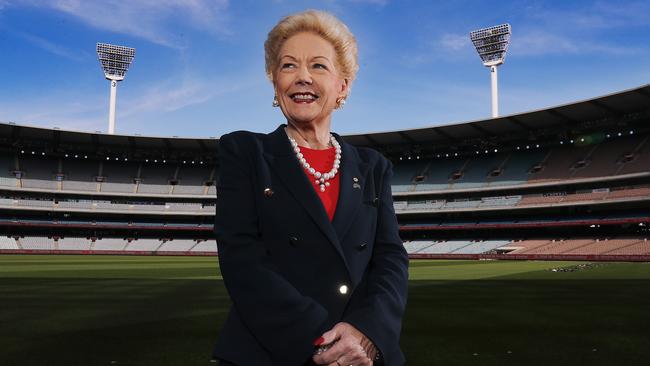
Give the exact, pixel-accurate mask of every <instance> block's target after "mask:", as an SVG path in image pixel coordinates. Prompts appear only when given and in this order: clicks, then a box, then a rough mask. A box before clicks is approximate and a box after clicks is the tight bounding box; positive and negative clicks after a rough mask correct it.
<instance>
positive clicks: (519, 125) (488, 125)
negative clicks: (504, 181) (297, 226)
mask: <svg viewBox="0 0 650 366" xmlns="http://www.w3.org/2000/svg"><path fill="white" fill-rule="evenodd" d="M649 110H650V84H646V85H643V86H640V87H638V88H634V89H629V90H625V91H622V92H618V93H614V94H609V95H605V96H601V97H597V98H593V99H588V100H584V101H579V102H574V103H570V104H564V105H560V106H556V107H551V108H546V109H540V110H536V111H530V112H525V113H520V114H512V115H507V116H501V117H498V118H494V119H492V118H490V119H484V120H477V121H470V122H464V123H457V124H449V125H442V126H436V127H426V128H417V129H411V130H401V131H387V132H374V133H366V134H357V135H348V136H345V138H346V141H348V142H349V143H352V144H354V145H359V146H370V147H380V146H390V145H413V144H424V143H427V144H445V145H447V144H450V143H454V142H460V141H464V140H469V139H487V138H491V137H502V136H511V137H512V138H518V137H525V136H527V135H528V134H529V133H530V132H531V131H535V130H543V129H551V130H558V131H561V130H568V129H571V128H573V127H576V126H578V125H579V124H581V123H584V122H589V121H594V120H599V119H603V118H607V117H614V118H616V117H622V116H625V115H628V114H631V113H638V112H643V111H649Z"/></svg>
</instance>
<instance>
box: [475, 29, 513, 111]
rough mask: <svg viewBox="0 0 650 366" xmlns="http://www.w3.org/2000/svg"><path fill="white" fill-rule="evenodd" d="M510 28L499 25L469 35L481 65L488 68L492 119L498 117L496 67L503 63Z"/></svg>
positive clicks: (510, 31)
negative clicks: (490, 81) (490, 84)
mask: <svg viewBox="0 0 650 366" xmlns="http://www.w3.org/2000/svg"><path fill="white" fill-rule="evenodd" d="M510 34H512V28H511V27H510V24H507V23H506V24H500V25H496V26H494V27H489V28H483V29H479V30H475V31H473V32H470V33H469V37H470V38H471V39H472V43H473V44H474V47H476V51H477V52H478V55H479V56H481V61H483V65H485V66H487V67H489V68H490V75H491V80H492V118H496V117H498V116H499V90H498V86H497V66H499V65H501V64H502V63H503V59H504V58H505V57H506V51H507V50H508V43H510Z"/></svg>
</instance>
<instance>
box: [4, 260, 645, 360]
mask: <svg viewBox="0 0 650 366" xmlns="http://www.w3.org/2000/svg"><path fill="white" fill-rule="evenodd" d="M578 264H579V263H572V262H518V261H517V262H515V261H429V260H416V261H411V268H410V278H411V281H410V286H409V299H408V307H407V311H406V315H405V319H404V328H403V333H402V348H403V350H404V352H405V354H406V357H407V360H408V365H645V364H648V362H649V361H648V360H650V329H649V326H650V263H605V264H596V265H594V266H588V267H586V268H583V269H580V270H576V271H567V272H562V271H557V272H553V271H551V270H550V269H552V268H556V269H557V268H574V267H575V266H576V265H578ZM228 308H229V299H228V295H227V293H226V290H225V288H224V286H223V282H222V281H221V277H220V275H219V269H218V263H217V259H216V258H208V257H132V256H40V255H2V256H0V365H2V366H9V365H19V366H29V365H39V366H47V365H57V366H59V365H60V366H64V365H65V366H72V365H155V366H162V365H200V366H202V365H211V363H210V361H209V359H210V352H211V349H212V346H213V343H214V341H215V339H216V336H217V332H218V330H219V329H220V326H221V323H222V321H223V320H224V318H225V315H226V313H227V311H228ZM212 365H214V364H212Z"/></svg>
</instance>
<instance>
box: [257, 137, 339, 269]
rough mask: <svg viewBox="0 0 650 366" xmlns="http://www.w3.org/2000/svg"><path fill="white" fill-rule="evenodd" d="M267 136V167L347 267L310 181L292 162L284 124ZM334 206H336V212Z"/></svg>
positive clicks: (293, 159) (292, 158)
mask: <svg viewBox="0 0 650 366" xmlns="http://www.w3.org/2000/svg"><path fill="white" fill-rule="evenodd" d="M268 137H269V138H268V140H267V142H268V144H267V146H265V153H264V156H265V158H266V160H267V162H268V163H269V166H270V167H271V168H272V169H273V170H275V171H276V172H277V174H278V176H279V177H280V180H281V181H282V183H283V184H284V185H285V186H286V187H287V188H288V191H289V192H290V193H291V194H292V195H293V196H294V198H295V199H296V200H297V201H298V202H300V204H301V205H302V206H303V207H304V208H305V211H307V213H308V214H309V216H310V217H311V218H312V220H313V221H314V223H316V225H317V226H318V227H319V228H320V230H321V231H322V232H323V234H325V236H327V238H328V239H329V240H330V242H331V243H332V245H334V247H335V248H336V250H337V252H338V253H339V255H340V256H341V259H342V260H343V262H344V263H345V266H346V268H347V266H348V264H347V260H346V259H345V255H344V253H343V249H342V247H341V244H340V242H339V239H338V237H337V232H336V231H335V230H334V227H333V226H332V224H331V223H330V220H329V217H328V216H327V212H325V208H324V207H323V204H322V203H321V202H320V198H318V195H317V194H316V192H315V191H314V188H313V187H312V185H311V182H310V181H309V179H308V178H307V175H306V174H305V172H304V171H303V170H302V167H301V166H300V163H299V162H298V159H296V156H295V154H294V151H293V150H292V149H291V145H290V144H289V140H288V139H287V136H286V133H285V132H284V125H281V126H280V127H278V128H277V129H276V130H275V131H273V132H272V133H270V134H269V135H268ZM342 165H343V163H342ZM341 168H343V166H341ZM339 202H340V196H339ZM338 207H339V206H338V205H337V210H338ZM335 216H336V214H335Z"/></svg>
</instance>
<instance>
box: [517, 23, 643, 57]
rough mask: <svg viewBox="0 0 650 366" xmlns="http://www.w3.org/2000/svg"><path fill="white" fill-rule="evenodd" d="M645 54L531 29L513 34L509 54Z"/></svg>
mask: <svg viewBox="0 0 650 366" xmlns="http://www.w3.org/2000/svg"><path fill="white" fill-rule="evenodd" d="M645 52H647V50H644V49H643V48H641V47H627V46H614V45H610V44H607V43H605V42H602V41H599V42H595V41H591V40H589V39H586V40H584V39H580V37H577V36H576V37H569V36H567V35H564V34H558V33H551V32H547V31H544V30H541V29H533V30H527V31H524V32H522V33H521V34H519V35H518V34H516V33H514V34H513V36H512V40H511V45H510V50H509V51H508V53H509V54H512V55H516V56H540V55H548V54H574V55H582V54H607V55H614V56H620V55H635V54H642V53H645Z"/></svg>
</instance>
